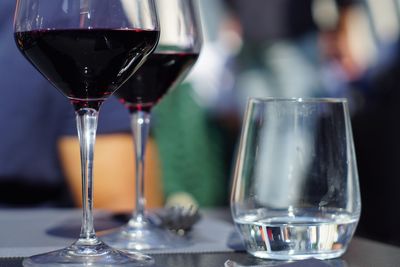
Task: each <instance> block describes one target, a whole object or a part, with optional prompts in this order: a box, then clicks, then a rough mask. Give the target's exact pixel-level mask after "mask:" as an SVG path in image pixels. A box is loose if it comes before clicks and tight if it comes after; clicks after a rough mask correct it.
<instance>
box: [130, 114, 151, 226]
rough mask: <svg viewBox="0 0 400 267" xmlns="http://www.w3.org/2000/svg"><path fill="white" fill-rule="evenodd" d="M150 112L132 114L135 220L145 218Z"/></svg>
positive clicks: (138, 220)
mask: <svg viewBox="0 0 400 267" xmlns="http://www.w3.org/2000/svg"><path fill="white" fill-rule="evenodd" d="M150 117H151V116H150V113H149V112H145V111H136V112H134V113H132V115H131V127H132V134H133V140H134V146H135V156H136V158H135V160H136V174H135V175H136V177H135V181H136V209H135V212H134V214H133V218H132V219H133V220H134V221H135V222H142V221H143V220H144V210H145V202H146V200H145V197H144V167H145V165H144V164H145V154H146V143H147V139H148V136H149V129H150Z"/></svg>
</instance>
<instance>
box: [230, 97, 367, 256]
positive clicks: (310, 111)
mask: <svg viewBox="0 0 400 267" xmlns="http://www.w3.org/2000/svg"><path fill="white" fill-rule="evenodd" d="M231 211H232V216H233V219H234V221H235V225H236V227H237V229H238V230H239V232H240V234H241V236H242V238H243V241H244V244H245V247H246V250H247V251H248V252H249V253H250V254H252V255H254V256H256V257H260V258H268V259H280V260H298V259H306V258H319V259H329V258H336V257H339V256H341V255H342V254H343V253H344V252H345V251H346V248H347V246H348V244H349V243H350V240H351V238H352V236H353V234H354V231H355V229H356V226H357V223H358V220H359V217H360V212H361V200H360V190H359V182H358V172H357V165H356V158H355V152H354V144H353V136H352V130H351V122H350V116H349V111H348V105H347V101H346V99H336V98H310V99H302V98H293V99H281V98H267V99H250V100H249V102H248V106H247V110H246V113H245V118H244V122H243V129H242V134H241V141H240V147H239V151H238V155H237V162H236V169H235V174H234V181H233V184H232V194H231Z"/></svg>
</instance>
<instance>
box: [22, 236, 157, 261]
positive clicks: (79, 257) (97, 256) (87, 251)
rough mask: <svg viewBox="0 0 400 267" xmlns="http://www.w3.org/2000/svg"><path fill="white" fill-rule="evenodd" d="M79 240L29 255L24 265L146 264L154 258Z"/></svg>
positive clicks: (99, 243)
mask: <svg viewBox="0 0 400 267" xmlns="http://www.w3.org/2000/svg"><path fill="white" fill-rule="evenodd" d="M78 243H79V241H78V242H76V243H74V244H73V245H71V246H70V247H67V248H65V249H61V250H56V251H52V252H49V253H44V254H39V255H35V256H32V257H29V258H27V259H25V260H24V261H23V266H25V267H31V266H32V267H38V266H42V267H49V266H56V267H58V266H68V267H82V266H91V267H92V266H93V267H96V266H103V267H104V266H110V267H111V266H148V265H152V264H154V259H153V258H152V257H150V256H147V255H144V254H142V253H139V252H127V251H120V250H117V249H113V248H111V247H109V246H107V245H106V244H104V243H103V242H100V241H98V242H97V243H96V244H94V245H81V244H79V245H78Z"/></svg>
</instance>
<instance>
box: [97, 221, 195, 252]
mask: <svg viewBox="0 0 400 267" xmlns="http://www.w3.org/2000/svg"><path fill="white" fill-rule="evenodd" d="M100 238H101V239H102V240H103V241H104V242H106V243H107V244H109V245H110V246H112V247H115V248H118V249H123V250H129V251H132V250H162V249H173V248H180V247H185V246H188V245H189V244H190V242H189V241H188V240H187V239H186V238H184V237H182V236H178V235H175V234H173V233H171V232H170V231H168V230H167V229H163V228H161V227H160V226H158V225H156V224H153V223H152V222H151V221H150V220H148V219H144V220H143V221H138V220H135V219H134V218H133V219H131V220H130V221H129V222H128V224H126V225H125V226H123V227H120V228H118V229H116V230H114V231H108V232H106V233H104V235H102V236H101V237H100Z"/></svg>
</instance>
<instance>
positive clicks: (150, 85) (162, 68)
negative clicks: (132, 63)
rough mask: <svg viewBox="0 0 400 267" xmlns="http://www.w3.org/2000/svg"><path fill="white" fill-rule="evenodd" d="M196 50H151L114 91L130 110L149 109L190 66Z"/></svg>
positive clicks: (195, 55)
mask: <svg viewBox="0 0 400 267" xmlns="http://www.w3.org/2000/svg"><path fill="white" fill-rule="evenodd" d="M197 58H198V54H197V53H185V52H154V53H153V54H151V55H150V56H149V57H148V59H147V60H146V62H145V63H144V64H143V66H142V67H141V68H140V69H139V70H138V71H137V72H136V73H135V74H134V75H133V76H132V77H131V78H129V80H128V81H127V82H126V83H124V84H123V85H122V86H121V88H120V89H118V90H117V91H116V92H115V95H116V96H117V97H118V98H119V99H120V100H121V102H122V103H123V104H125V106H126V107H127V108H128V109H129V111H130V112H135V111H137V110H144V111H150V109H151V108H152V107H153V106H154V105H155V104H156V103H157V101H158V100H159V99H160V98H161V97H162V96H163V95H164V94H165V93H166V92H167V91H168V90H169V89H170V88H171V87H173V85H174V83H175V82H177V81H178V80H179V79H180V78H183V77H184V76H185V74H186V73H187V72H188V71H189V70H190V68H191V67H192V66H193V64H194V63H195V62H196V60H197Z"/></svg>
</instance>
